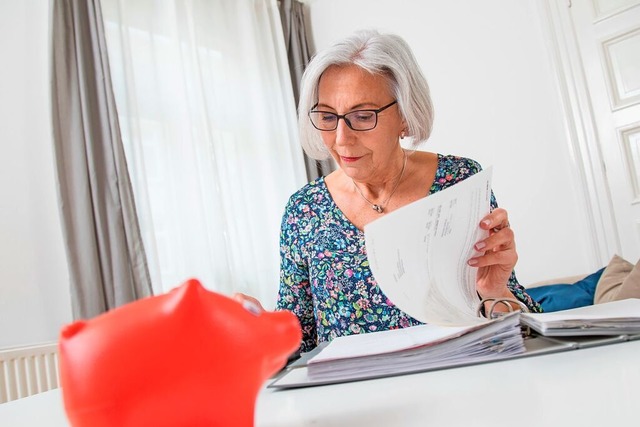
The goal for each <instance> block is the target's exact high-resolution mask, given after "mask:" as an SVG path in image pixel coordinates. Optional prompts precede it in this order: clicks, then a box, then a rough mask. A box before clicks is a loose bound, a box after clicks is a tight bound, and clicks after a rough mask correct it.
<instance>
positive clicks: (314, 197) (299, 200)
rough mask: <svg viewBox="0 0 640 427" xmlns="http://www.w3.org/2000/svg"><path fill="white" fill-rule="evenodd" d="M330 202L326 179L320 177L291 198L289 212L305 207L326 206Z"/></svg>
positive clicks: (288, 204) (288, 205)
mask: <svg viewBox="0 0 640 427" xmlns="http://www.w3.org/2000/svg"><path fill="white" fill-rule="evenodd" d="M327 201H328V192H327V187H326V185H325V182H324V177H322V176H321V177H319V178H316V179H314V180H313V181H311V182H309V183H307V184H305V185H304V186H303V187H302V188H300V189H299V190H297V191H296V192H295V193H293V194H292V195H291V196H290V197H289V201H288V203H287V207H286V209H287V210H290V209H292V208H296V209H298V210H299V209H300V208H302V207H303V206H306V207H309V206H314V205H318V204H324V203H326V202H327Z"/></svg>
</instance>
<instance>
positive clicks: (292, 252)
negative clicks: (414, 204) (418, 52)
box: [276, 154, 542, 352]
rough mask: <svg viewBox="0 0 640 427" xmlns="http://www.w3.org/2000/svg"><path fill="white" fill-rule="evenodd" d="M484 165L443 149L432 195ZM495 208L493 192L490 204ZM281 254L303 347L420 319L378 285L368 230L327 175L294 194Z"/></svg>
mask: <svg viewBox="0 0 640 427" xmlns="http://www.w3.org/2000/svg"><path fill="white" fill-rule="evenodd" d="M480 170H481V166H480V165H479V164H478V163H477V162H476V161H474V160H471V159H468V158H464V157H457V156H445V155H442V154H438V168H437V171H436V177H435V180H434V182H433V184H432V186H431V188H430V190H429V193H428V194H433V193H436V192H438V191H441V190H444V189H445V188H447V187H450V186H452V185H454V184H455V183H457V182H459V181H461V180H463V179H465V178H467V177H469V176H471V175H473V174H475V173H476V172H479V171H480ZM496 207H497V203H496V200H495V198H494V197H493V195H492V197H491V210H493V209H495V208H496ZM280 255H281V265H280V288H279V291H278V300H277V304H276V309H278V310H289V311H291V312H293V313H294V314H295V315H296V316H297V317H298V319H299V320H300V325H301V326H302V345H301V348H300V350H301V351H302V352H307V351H310V350H312V349H313V348H314V347H316V346H317V345H318V344H319V343H320V342H323V341H331V340H332V339H333V338H335V337H338V336H342V335H351V334H360V333H365V332H374V331H381V330H386V329H397V328H404V327H407V326H414V325H419V324H421V322H419V321H418V320H416V319H414V318H412V317H411V316H409V315H408V314H406V313H404V312H403V311H401V310H400V309H398V308H397V307H395V306H394V305H393V303H392V302H391V301H389V299H388V298H387V297H386V296H385V295H384V294H383V293H382V291H381V290H380V288H379V287H378V285H377V284H376V280H375V279H374V277H373V275H372V273H371V269H370V268H369V261H368V260H367V252H366V248H365V238H364V232H362V231H360V230H359V229H358V228H357V227H356V226H354V225H353V224H352V223H351V221H349V220H348V219H347V217H346V216H345V215H344V213H343V212H342V211H341V210H340V208H338V206H336V204H335V203H334V201H333V199H332V197H331V195H330V193H329V191H328V189H327V186H326V184H325V181H324V177H320V178H318V179H316V180H315V181H312V182H310V183H308V184H307V185H305V186H304V187H303V188H301V189H300V190H298V191H297V192H296V193H295V194H293V195H292V196H291V197H290V199H289V202H288V204H287V206H286V208H285V212H284V216H283V218H282V227H281V233H280ZM508 287H509V290H510V291H511V292H513V294H514V295H515V296H516V297H517V298H518V300H520V301H522V302H523V303H524V304H526V305H527V307H528V308H529V309H530V310H531V311H534V312H540V311H542V309H541V308H540V305H539V304H538V303H537V302H535V301H534V300H533V299H532V298H531V297H529V295H527V294H526V293H525V291H524V288H523V287H522V286H521V285H520V284H519V283H518V280H517V279H516V277H515V273H513V272H512V273H511V277H510V279H509V283H508Z"/></svg>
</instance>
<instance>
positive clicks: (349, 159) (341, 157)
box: [340, 156, 360, 163]
mask: <svg viewBox="0 0 640 427" xmlns="http://www.w3.org/2000/svg"><path fill="white" fill-rule="evenodd" d="M340 159H342V161H343V162H345V163H353V162H355V161H357V160H360V157H346V156H340Z"/></svg>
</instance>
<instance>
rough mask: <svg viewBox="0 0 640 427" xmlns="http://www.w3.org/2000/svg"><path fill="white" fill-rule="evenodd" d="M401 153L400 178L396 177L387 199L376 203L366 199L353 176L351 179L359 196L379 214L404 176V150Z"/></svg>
mask: <svg viewBox="0 0 640 427" xmlns="http://www.w3.org/2000/svg"><path fill="white" fill-rule="evenodd" d="M402 153H403V154H404V162H403V163H402V171H400V178H398V181H397V182H396V185H395V186H394V187H393V190H391V194H389V197H387V199H386V200H385V201H384V202H382V203H379V204H376V203H373V202H372V201H371V200H369V199H367V198H366V197H364V194H362V190H360V188H359V187H358V186H357V185H356V182H355V181H353V178H352V179H351V181H353V186H354V187H356V190H358V193H360V197H362V198H363V199H364V200H365V201H366V202H367V203H369V204H370V205H371V209H373V210H374V211H376V212H378V213H379V214H381V213H383V212H384V207H385V206H386V205H387V203H389V200H391V197H392V196H393V193H395V192H396V190H397V189H398V186H399V185H400V181H402V177H403V176H404V170H405V168H406V167H407V153H406V151H404V150H402Z"/></svg>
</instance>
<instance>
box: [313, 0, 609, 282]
mask: <svg viewBox="0 0 640 427" xmlns="http://www.w3.org/2000/svg"><path fill="white" fill-rule="evenodd" d="M539 1H540V0H535V1H531V0H529V1H513V0H482V1H478V0H429V1H424V0H307V1H306V2H305V3H307V20H308V24H309V25H310V27H311V28H310V30H311V33H312V41H313V43H314V44H315V47H316V48H318V49H320V48H323V47H325V46H328V45H330V44H331V43H332V42H333V41H334V40H336V39H338V38H341V37H343V36H346V35H348V34H350V33H351V32H352V31H354V30H357V29H359V28H371V27H372V28H377V29H379V30H380V31H383V32H393V33H397V34H398V35H400V36H402V37H404V38H405V39H406V40H407V41H408V42H409V44H410V45H411V46H412V47H413V49H414V53H415V54H416V56H417V58H418V61H419V62H420V63H421V66H422V68H423V70H424V72H425V75H426V77H427V80H428V81H429V84H430V87H431V91H432V97H433V101H434V106H435V112H436V113H435V127H434V132H433V136H432V138H431V139H430V140H429V142H428V145H426V146H424V147H423V148H422V149H424V150H427V151H436V152H441V153H445V154H458V155H463V156H466V157H471V158H474V159H476V160H478V161H479V162H480V163H481V164H482V165H483V166H485V167H486V166H489V165H493V166H494V175H493V177H494V185H493V188H494V191H495V194H496V197H497V199H498V203H499V204H500V206H502V207H504V208H506V209H507V210H508V211H509V213H510V219H511V224H512V227H513V228H514V230H515V232H516V242H517V245H518V252H519V255H520V261H519V262H518V265H517V266H516V272H517V274H518V278H519V279H520V282H521V283H523V284H525V285H526V284H529V283H532V282H534V281H537V280H542V279H547V278H551V277H558V276H565V275H572V274H580V273H582V272H593V271H595V270H596V269H597V268H600V267H602V265H599V264H598V261H597V260H596V259H594V257H593V255H592V254H591V251H590V248H591V246H590V245H591V244H592V243H591V241H590V239H589V238H588V231H587V220H586V217H585V216H584V214H583V212H584V209H585V208H584V207H583V206H582V205H581V204H580V203H581V202H580V198H579V197H578V194H579V191H581V190H580V187H579V184H578V182H577V179H576V174H575V173H574V172H573V171H575V170H576V169H575V165H574V164H573V159H572V157H571V155H570V151H569V142H568V140H567V137H566V129H565V127H564V121H563V115H562V114H563V113H562V108H561V100H560V96H559V92H558V90H557V87H556V79H555V74H554V73H555V71H554V68H553V65H552V62H551V55H550V54H549V53H548V49H547V46H546V42H545V40H546V37H545V33H544V31H543V28H544V25H543V21H542V18H541V16H540V15H541V13H540V11H539V9H538V7H537V3H538V2H539ZM611 255H613V254H611Z"/></svg>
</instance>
